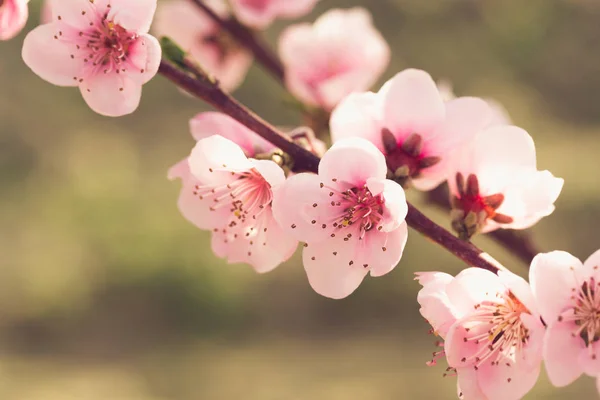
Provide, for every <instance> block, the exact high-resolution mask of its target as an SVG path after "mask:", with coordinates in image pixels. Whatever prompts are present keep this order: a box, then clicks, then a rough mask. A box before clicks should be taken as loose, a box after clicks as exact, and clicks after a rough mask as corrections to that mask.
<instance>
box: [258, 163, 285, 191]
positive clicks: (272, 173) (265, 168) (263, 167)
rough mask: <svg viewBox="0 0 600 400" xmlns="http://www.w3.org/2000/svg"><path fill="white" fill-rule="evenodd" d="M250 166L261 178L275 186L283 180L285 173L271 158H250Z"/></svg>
mask: <svg viewBox="0 0 600 400" xmlns="http://www.w3.org/2000/svg"><path fill="white" fill-rule="evenodd" d="M250 163H251V164H252V167H253V168H255V169H256V170H257V171H258V172H259V173H260V174H261V175H262V177H263V178H265V180H266V181H267V182H268V183H269V185H271V187H275V186H277V185H281V184H282V183H283V182H285V173H284V172H283V169H281V167H280V166H279V165H277V164H276V163H275V162H274V161H271V160H254V159H252V160H250Z"/></svg>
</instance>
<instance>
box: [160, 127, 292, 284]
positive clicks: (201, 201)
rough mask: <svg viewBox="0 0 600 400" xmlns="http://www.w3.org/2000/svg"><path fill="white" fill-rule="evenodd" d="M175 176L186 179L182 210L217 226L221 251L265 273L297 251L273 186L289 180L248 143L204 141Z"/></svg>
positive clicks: (197, 221) (199, 222) (204, 225)
mask: <svg viewBox="0 0 600 400" xmlns="http://www.w3.org/2000/svg"><path fill="white" fill-rule="evenodd" d="M209 119H210V118H209ZM212 123H214V121H213V122H212ZM215 126H216V125H215ZM169 178H171V179H174V178H181V180H182V183H183V188H182V191H181V194H180V196H179V202H178V204H179V209H180V211H181V213H182V214H183V216H184V217H185V218H186V219H188V220H189V221H190V222H191V223H193V224H194V225H196V226H197V227H198V228H200V229H204V230H210V231H212V249H213V251H214V252H215V254H216V255H217V256H219V257H223V258H226V259H227V260H228V262H230V263H240V262H242V263H248V264H250V265H251V266H252V267H253V268H254V269H255V270H256V272H259V273H264V272H268V271H271V270H272V269H273V268H275V267H277V266H278V265H279V264H280V263H282V262H283V261H285V260H287V259H288V258H289V257H291V256H292V254H293V253H294V251H295V249H296V247H297V243H298V242H297V241H296V240H294V239H293V238H292V237H291V236H290V235H288V234H286V233H285V232H284V231H283V230H282V229H281V228H280V226H279V224H278V223H277V222H276V221H275V219H274V218H273V212H272V206H271V203H272V199H273V190H274V189H275V188H276V187H277V186H278V185H280V184H282V183H283V182H284V181H285V174H284V173H283V170H282V169H281V168H280V167H279V166H278V165H277V164H276V163H274V162H273V161H270V160H256V159H252V158H250V159H248V158H247V157H246V154H244V150H243V149H242V147H240V146H238V145H237V144H236V143H234V142H233V141H231V140H229V139H226V138H225V137H223V136H219V135H214V136H209V137H206V138H203V139H200V140H198V142H197V143H196V146H195V147H194V149H193V150H192V153H191V155H190V156H189V157H188V158H187V159H185V160H183V161H181V162H179V163H178V164H176V165H175V166H174V167H173V168H171V170H170V171H169Z"/></svg>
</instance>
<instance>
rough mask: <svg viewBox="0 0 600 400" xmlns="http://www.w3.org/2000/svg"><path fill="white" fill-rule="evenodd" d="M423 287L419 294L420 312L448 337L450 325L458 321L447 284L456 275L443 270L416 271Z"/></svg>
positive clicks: (438, 330)
mask: <svg viewBox="0 0 600 400" xmlns="http://www.w3.org/2000/svg"><path fill="white" fill-rule="evenodd" d="M416 275H417V278H416V279H418V281H419V283H420V284H421V285H423V288H422V289H421V290H420V291H419V293H418V294H417V301H418V302H419V305H420V306H421V308H420V310H419V311H420V312H421V315H422V316H423V318H425V319H426V320H427V321H428V322H429V324H430V325H431V326H432V327H433V329H434V330H435V333H436V334H438V335H440V336H441V337H442V338H445V337H446V334H447V333H448V329H450V326H451V325H452V324H454V322H456V316H455V315H454V309H453V307H452V304H451V303H450V300H449V299H448V296H447V295H446V286H447V285H448V283H450V282H451V281H452V280H453V279H454V277H453V276H451V275H448V274H446V273H443V272H429V273H427V272H425V273H423V272H420V273H416Z"/></svg>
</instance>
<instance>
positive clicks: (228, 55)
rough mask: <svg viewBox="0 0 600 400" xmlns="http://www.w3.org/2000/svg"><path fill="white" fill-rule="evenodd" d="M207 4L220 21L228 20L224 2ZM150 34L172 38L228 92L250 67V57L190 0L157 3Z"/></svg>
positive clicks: (217, 0)
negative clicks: (221, 19) (220, 18)
mask: <svg viewBox="0 0 600 400" xmlns="http://www.w3.org/2000/svg"><path fill="white" fill-rule="evenodd" d="M206 4H207V5H208V6H209V7H211V9H212V10H213V11H215V12H216V13H217V14H218V15H219V16H221V17H222V18H228V17H229V10H228V8H227V5H226V4H225V2H224V1H223V0H209V1H206ZM153 32H154V34H155V35H156V36H168V37H170V38H171V39H173V40H174V41H175V42H176V43H177V44H178V45H179V46H181V48H182V49H183V50H185V51H186V52H187V53H188V54H189V55H190V56H191V57H192V58H193V59H195V60H196V61H197V62H198V63H199V64H200V65H201V66H202V68H204V69H206V71H208V72H210V73H211V74H213V75H214V76H215V77H216V78H217V79H218V80H219V83H220V85H221V87H222V88H223V89H225V90H227V91H232V90H234V89H236V88H237V87H238V86H240V85H241V84H242V82H243V81H244V78H245V77H246V73H247V72H248V69H249V68H250V66H251V65H252V55H251V54H250V53H249V52H248V51H247V50H245V49H244V48H243V47H241V46H240V45H238V44H237V43H236V42H235V41H234V39H233V38H231V37H230V36H229V34H228V33H227V32H225V31H224V30H223V29H221V27H220V26H219V25H218V24H217V23H216V22H214V21H213V20H212V19H210V18H209V17H208V16H207V15H206V14H205V13H203V12H202V10H200V9H199V8H198V7H197V6H196V5H194V4H193V2H191V1H189V0H172V1H169V2H164V3H160V4H159V6H158V11H157V12H156V19H155V21H154V25H153Z"/></svg>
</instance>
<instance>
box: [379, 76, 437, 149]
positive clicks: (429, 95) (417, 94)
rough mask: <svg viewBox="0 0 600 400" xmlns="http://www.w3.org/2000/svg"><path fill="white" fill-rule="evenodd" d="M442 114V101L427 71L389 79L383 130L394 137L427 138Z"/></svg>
mask: <svg viewBox="0 0 600 400" xmlns="http://www.w3.org/2000/svg"><path fill="white" fill-rule="evenodd" d="M444 115H445V109H444V102H443V100H442V97H441V95H440V93H439V91H438V89H437V87H436V85H435V82H434V81H433V79H431V76H429V74H428V73H427V72H425V71H421V70H416V69H407V70H404V71H402V72H400V73H399V74H397V75H396V76H395V77H394V78H392V79H391V81H390V87H389V89H388V92H387V96H386V98H385V105H384V119H385V124H386V128H388V129H389V130H391V131H392V132H393V133H394V134H395V135H396V137H397V138H399V139H401V138H405V137H407V136H408V135H410V134H412V133H418V134H420V135H422V136H423V138H424V139H427V138H429V137H430V135H432V134H433V132H434V131H435V127H436V126H438V125H439V124H440V123H441V122H442V121H443V119H444Z"/></svg>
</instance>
